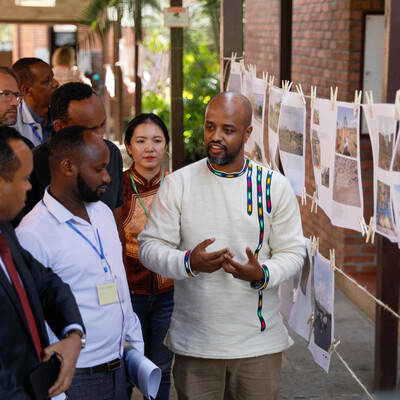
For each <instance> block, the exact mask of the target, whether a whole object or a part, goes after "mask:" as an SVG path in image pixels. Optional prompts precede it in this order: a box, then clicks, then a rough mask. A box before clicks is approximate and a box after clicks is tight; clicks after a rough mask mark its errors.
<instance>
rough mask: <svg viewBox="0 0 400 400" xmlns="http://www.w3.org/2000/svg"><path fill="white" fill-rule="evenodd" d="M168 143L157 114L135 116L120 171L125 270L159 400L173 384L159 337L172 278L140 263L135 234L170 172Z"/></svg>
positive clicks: (170, 304)
mask: <svg viewBox="0 0 400 400" xmlns="http://www.w3.org/2000/svg"><path fill="white" fill-rule="evenodd" d="M168 143H169V135H168V130H167V127H166V126H165V124H164V122H163V121H162V120H161V119H160V118H159V117H158V116H157V115H155V114H141V115H138V116H137V117H135V118H134V119H133V120H132V121H131V122H130V123H129V125H128V127H127V129H126V132H125V146H126V149H127V152H128V154H129V155H130V156H131V157H132V159H133V163H132V166H131V167H130V168H129V169H128V170H126V171H125V172H124V176H123V183H124V204H123V206H122V218H123V225H124V230H125V238H126V256H127V257H126V272H127V278H128V284H129V289H130V291H131V299H132V305H133V309H134V311H135V313H136V314H137V315H138V317H139V319H140V323H141V325H142V333H143V340H144V342H145V355H146V356H147V357H148V358H149V359H150V360H152V361H153V362H154V363H155V364H156V365H157V366H158V367H160V368H161V370H162V378H161V384H160V389H159V391H158V394H157V397H156V399H157V400H165V399H168V398H169V391H170V386H171V378H170V376H171V363H172V358H173V353H172V352H171V351H170V350H169V349H168V348H167V347H166V346H164V344H163V341H164V337H165V335H166V334H167V331H168V328H169V323H170V319H171V315H172V309H173V305H174V300H173V296H174V283H173V280H172V279H166V278H163V277H162V276H161V275H159V274H157V273H155V272H152V271H150V270H148V269H147V268H146V267H145V266H143V265H142V264H141V262H140V261H139V258H138V255H137V252H138V242H137V236H138V234H139V233H140V232H141V231H142V229H143V228H144V226H145V225H146V222H147V216H148V213H149V210H150V206H151V203H152V201H153V198H154V196H155V195H156V193H157V191H158V189H159V187H160V186H161V185H162V183H163V180H164V177H165V176H166V175H167V174H168V172H167V171H165V170H164V169H163V168H162V165H161V162H162V160H163V157H164V154H165V153H166V151H167V146H168Z"/></svg>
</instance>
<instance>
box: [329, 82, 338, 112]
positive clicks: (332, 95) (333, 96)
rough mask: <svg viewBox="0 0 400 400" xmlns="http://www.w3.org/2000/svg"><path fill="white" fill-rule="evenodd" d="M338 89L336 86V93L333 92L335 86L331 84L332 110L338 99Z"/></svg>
mask: <svg viewBox="0 0 400 400" xmlns="http://www.w3.org/2000/svg"><path fill="white" fill-rule="evenodd" d="M337 91H338V87H337V86H336V89H335V93H334V92H333V88H332V86H331V110H332V111H333V110H334V108H335V101H336V100H337Z"/></svg>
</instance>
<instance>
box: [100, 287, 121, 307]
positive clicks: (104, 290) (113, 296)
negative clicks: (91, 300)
mask: <svg viewBox="0 0 400 400" xmlns="http://www.w3.org/2000/svg"><path fill="white" fill-rule="evenodd" d="M96 288H97V295H98V297H99V304H100V305H101V306H105V305H106V304H111V303H116V302H118V301H119V297H118V290H117V284H116V283H115V282H112V281H110V282H107V283H104V284H100V285H97V286H96Z"/></svg>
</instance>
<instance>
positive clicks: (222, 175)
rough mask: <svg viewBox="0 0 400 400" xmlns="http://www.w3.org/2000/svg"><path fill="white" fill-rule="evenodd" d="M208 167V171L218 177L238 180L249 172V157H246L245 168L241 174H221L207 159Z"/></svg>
mask: <svg viewBox="0 0 400 400" xmlns="http://www.w3.org/2000/svg"><path fill="white" fill-rule="evenodd" d="M206 161H207V167H208V169H209V170H210V171H211V172H212V173H213V174H214V175H217V176H219V177H221V178H238V177H239V176H242V175H243V174H244V173H245V172H246V171H247V167H248V165H249V161H250V160H249V159H248V158H247V157H245V161H244V166H243V169H242V170H241V171H240V172H233V173H226V172H221V171H217V170H216V169H214V168H213V167H212V165H211V164H210V162H209V161H208V158H207V160H206Z"/></svg>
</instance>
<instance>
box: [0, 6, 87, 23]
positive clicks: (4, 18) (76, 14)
mask: <svg viewBox="0 0 400 400" xmlns="http://www.w3.org/2000/svg"><path fill="white" fill-rule="evenodd" d="M89 1H90V0H56V1H55V3H56V4H55V7H27V6H17V5H15V0H1V1H0V22H1V23H53V24H58V23H62V24H65V23H77V22H79V19H80V16H81V14H82V10H83V9H84V8H85V7H86V6H87V5H88V3H89Z"/></svg>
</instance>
